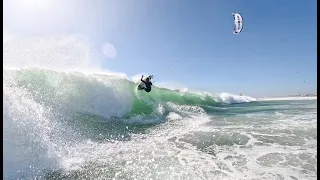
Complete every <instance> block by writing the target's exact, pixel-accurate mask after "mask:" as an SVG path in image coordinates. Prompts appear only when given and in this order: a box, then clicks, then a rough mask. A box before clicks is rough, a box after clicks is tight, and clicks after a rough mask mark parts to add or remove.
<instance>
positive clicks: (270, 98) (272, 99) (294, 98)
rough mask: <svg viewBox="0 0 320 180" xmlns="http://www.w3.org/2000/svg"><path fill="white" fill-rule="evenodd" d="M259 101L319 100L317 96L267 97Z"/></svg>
mask: <svg viewBox="0 0 320 180" xmlns="http://www.w3.org/2000/svg"><path fill="white" fill-rule="evenodd" d="M257 100H258V101H274V100H288V101H290V100H317V96H286V97H267V98H257Z"/></svg>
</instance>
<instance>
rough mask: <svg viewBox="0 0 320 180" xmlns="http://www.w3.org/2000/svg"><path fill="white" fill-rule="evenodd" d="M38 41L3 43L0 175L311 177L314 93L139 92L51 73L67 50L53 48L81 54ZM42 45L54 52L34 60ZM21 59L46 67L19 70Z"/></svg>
mask: <svg viewBox="0 0 320 180" xmlns="http://www.w3.org/2000/svg"><path fill="white" fill-rule="evenodd" d="M40 42H41V43H40V45H39V42H35V41H34V40H32V41H24V42H15V43H12V44H9V45H7V46H5V49H4V64H5V65H6V64H7V65H8V66H9V65H10V66H11V67H10V68H9V67H8V66H7V67H5V68H4V90H3V98H4V109H3V113H4V116H3V125H4V129H3V130H4V134H3V138H4V174H3V177H4V179H119V180H120V179H130V180H131V179H154V180H155V179H161V180H163V179H164V180H166V179H174V180H179V179H181V180H189V179H190V180H196V179H210V180H211V179H217V180H221V179H231V180H234V179H239V180H240V179H250V180H258V179H268V180H269V179H279V180H280V179H289V180H297V179H299V180H300V179H316V177H317V98H309V99H304V98H299V99H297V98H291V99H290V98H287V99H255V98H252V97H248V96H239V95H232V94H228V93H222V94H215V95H214V94H209V93H192V92H188V91H178V90H170V89H165V88H159V87H154V88H153V90H152V92H151V93H149V94H147V93H145V92H142V91H137V90H136V87H137V83H135V82H132V81H130V80H128V79H127V78H124V77H122V76H118V75H110V74H109V75H107V74H103V73H89V72H83V71H80V70H68V71H66V70H60V71H58V70H57V68H52V65H56V64H59V63H58V61H59V60H60V59H61V58H59V56H61V57H62V56H63V57H66V56H65V54H66V53H67V54H68V52H65V51H66V50H65V49H63V53H62V52H60V51H61V48H60V47H61V46H58V45H61V44H63V46H62V47H65V46H67V47H72V48H69V51H72V53H71V52H69V53H71V54H72V55H74V56H68V58H71V59H85V57H86V55H87V54H84V55H83V56H82V54H81V53H82V52H83V51H80V50H79V47H81V48H83V46H71V45H70V41H65V40H63V41H61V39H59V40H55V41H43V40H42V41H40ZM44 42H47V43H48V44H55V46H50V47H57V48H56V49H54V48H53V49H50V48H49V49H50V50H51V51H52V52H54V53H53V54H54V55H55V56H54V57H56V59H55V58H53V54H50V53H49V54H48V55H47V57H51V58H53V59H50V61H49V60H48V58H45V57H43V56H45V55H44V54H43V53H42V55H43V56H41V58H39V56H38V55H37V53H38V54H39V53H41V52H42V50H41V49H40V50H39V48H34V47H39V46H41V47H42V46H43V43H44ZM57 42H59V43H57ZM61 42H63V43H61ZM66 42H67V43H66ZM71 42H72V43H71V44H72V45H74V43H73V41H71ZM30 44H32V45H35V44H36V45H38V46H30ZM57 44H58V45H57ZM75 44H77V43H75ZM18 45H19V46H18ZM13 47H19V48H22V49H24V50H23V52H25V53H23V52H19V53H18V52H16V51H18V50H19V48H15V49H13ZM28 48H29V49H28ZM30 48H34V49H30ZM46 48H47V49H48V46H46ZM81 48H80V49H81ZM26 49H27V50H28V51H26ZM57 49H58V50H57ZM75 49H76V51H75ZM30 52H33V53H30ZM35 56H36V57H38V58H34V57H35ZM57 57H58V58H57ZM75 57H77V58H75ZM42 59H46V60H47V61H44V62H43V61H41V60H42ZM63 60H64V61H65V60H66V59H63ZM26 61H28V62H34V63H35V62H38V65H39V62H40V64H41V63H42V65H45V64H47V65H48V66H47V67H46V68H44V67H42V68H39V67H38V68H35V67H25V68H21V67H18V65H19V62H20V64H21V62H26ZM52 61H54V62H55V63H52ZM59 62H62V61H59ZM69 62H70V61H69ZM76 62H77V61H76ZM81 62H83V61H81ZM77 63H78V64H79V62H77ZM35 64H37V63H35ZM80 64H81V63H80ZM29 65H30V66H32V63H31V64H29ZM84 65H85V66H86V65H87V64H86V63H84ZM63 66H64V67H66V66H67V65H65V64H64V65H63ZM12 67H14V68H12ZM68 67H70V66H67V69H68ZM155 85H156V84H155Z"/></svg>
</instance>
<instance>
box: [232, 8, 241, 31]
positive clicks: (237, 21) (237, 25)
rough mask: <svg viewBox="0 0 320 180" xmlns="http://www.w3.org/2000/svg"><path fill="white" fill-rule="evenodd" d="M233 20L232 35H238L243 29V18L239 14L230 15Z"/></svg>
mask: <svg viewBox="0 0 320 180" xmlns="http://www.w3.org/2000/svg"><path fill="white" fill-rule="evenodd" d="M232 15H233V18H234V29H233V34H239V33H240V32H241V31H242V28H243V18H242V16H241V15H240V14H239V13H232Z"/></svg>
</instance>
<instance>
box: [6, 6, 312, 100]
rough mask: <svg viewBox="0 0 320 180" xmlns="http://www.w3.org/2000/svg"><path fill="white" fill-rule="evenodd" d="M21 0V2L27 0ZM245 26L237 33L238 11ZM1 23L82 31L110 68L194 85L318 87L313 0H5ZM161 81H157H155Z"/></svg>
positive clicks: (254, 90)
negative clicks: (109, 48) (110, 48)
mask: <svg viewBox="0 0 320 180" xmlns="http://www.w3.org/2000/svg"><path fill="white" fill-rule="evenodd" d="M22 2H23V3H22ZM233 12H238V13H240V14H241V15H242V16H243V19H244V28H243V31H242V32H241V33H240V34H238V35H234V34H232V31H233V17H232V15H231V13H233ZM4 27H5V28H6V30H8V31H10V32H11V33H13V34H19V36H20V37H34V36H50V35H57V34H58V35H59V34H67V35H68V34H76V33H80V34H84V35H86V36H87V37H88V38H90V39H91V40H92V41H93V42H94V45H95V46H96V48H97V49H98V50H101V49H102V46H103V44H104V43H106V42H108V43H111V44H113V45H114V47H115V49H116V51H117V56H116V57H114V58H112V59H110V58H107V57H105V56H103V51H102V50H101V56H100V57H101V58H102V59H103V61H102V64H101V66H102V67H103V68H105V69H108V70H111V71H116V72H123V73H126V74H127V75H128V76H129V77H130V76H133V75H135V74H139V73H150V74H157V73H159V72H161V71H162V70H163V69H165V68H166V67H167V66H169V65H171V64H172V63H173V62H174V61H176V60H178V59H179V58H181V57H182V56H184V59H183V60H182V61H181V62H180V63H178V64H175V65H174V66H173V67H171V68H170V69H168V70H167V71H165V72H163V73H162V74H161V75H160V76H158V77H157V79H156V80H157V81H158V82H161V81H175V82H179V83H181V84H184V85H185V86H187V87H188V88H189V89H191V90H206V91H209V92H231V93H243V94H247V95H251V96H278V95H288V94H297V93H315V92H316V88H317V82H316V80H317V79H316V78H317V67H316V65H317V53H316V0H306V1H289V0H271V1H248V0H233V1H231V0H201V1H194V0H86V1H84V0H68V1H66V0H46V1H41V0H24V1H23V0H4ZM155 84H156V83H155Z"/></svg>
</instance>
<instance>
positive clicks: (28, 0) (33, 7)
mask: <svg viewBox="0 0 320 180" xmlns="http://www.w3.org/2000/svg"><path fill="white" fill-rule="evenodd" d="M18 3H19V6H20V7H21V8H22V9H24V10H30V11H38V12H39V11H40V12H45V11H47V10H48V9H49V8H50V6H51V5H52V4H51V3H52V1H51V0H20V1H19V2H18Z"/></svg>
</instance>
